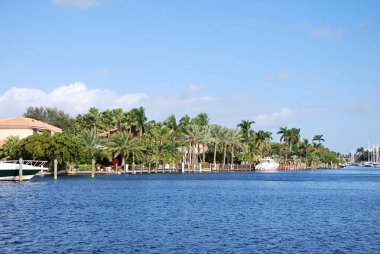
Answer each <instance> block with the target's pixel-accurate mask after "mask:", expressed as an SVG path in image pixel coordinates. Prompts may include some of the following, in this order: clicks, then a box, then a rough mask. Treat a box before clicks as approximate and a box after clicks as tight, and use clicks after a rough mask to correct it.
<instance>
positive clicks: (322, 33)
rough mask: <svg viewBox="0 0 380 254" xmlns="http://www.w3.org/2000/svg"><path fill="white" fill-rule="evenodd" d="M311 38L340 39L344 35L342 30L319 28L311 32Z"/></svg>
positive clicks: (326, 27)
mask: <svg viewBox="0 0 380 254" xmlns="http://www.w3.org/2000/svg"><path fill="white" fill-rule="evenodd" d="M310 34H311V36H313V37H318V38H340V37H342V36H343V35H344V31H343V30H342V29H335V30H334V29H332V28H330V27H328V26H325V27H318V28H315V29H312V30H311V31H310Z"/></svg>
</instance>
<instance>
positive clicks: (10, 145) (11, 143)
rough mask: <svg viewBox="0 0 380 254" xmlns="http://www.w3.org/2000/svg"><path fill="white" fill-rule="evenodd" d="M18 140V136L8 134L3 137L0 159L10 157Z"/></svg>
mask: <svg viewBox="0 0 380 254" xmlns="http://www.w3.org/2000/svg"><path fill="white" fill-rule="evenodd" d="M19 142H20V137H19V136H8V137H7V138H6V139H5V144H4V145H3V147H2V148H1V150H0V158H1V157H2V159H5V160H7V159H10V157H11V156H12V155H13V151H14V150H15V148H16V145H17V144H18V143H19Z"/></svg>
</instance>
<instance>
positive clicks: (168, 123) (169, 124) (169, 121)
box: [163, 114, 177, 131]
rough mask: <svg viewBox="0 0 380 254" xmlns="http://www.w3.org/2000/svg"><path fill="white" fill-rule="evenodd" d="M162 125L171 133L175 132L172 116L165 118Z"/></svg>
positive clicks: (175, 122)
mask: <svg viewBox="0 0 380 254" xmlns="http://www.w3.org/2000/svg"><path fill="white" fill-rule="evenodd" d="M163 124H164V126H167V127H168V128H169V129H171V130H173V131H176V130H177V121H176V119H175V115H174V114H171V115H170V116H169V117H168V118H166V120H165V121H164V122H163Z"/></svg>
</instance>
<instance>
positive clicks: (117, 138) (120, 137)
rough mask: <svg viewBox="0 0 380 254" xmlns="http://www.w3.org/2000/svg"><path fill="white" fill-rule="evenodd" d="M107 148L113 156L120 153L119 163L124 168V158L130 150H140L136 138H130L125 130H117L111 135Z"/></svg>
mask: <svg viewBox="0 0 380 254" xmlns="http://www.w3.org/2000/svg"><path fill="white" fill-rule="evenodd" d="M108 147H109V150H110V151H111V152H112V153H113V154H114V157H117V156H118V155H119V154H120V155H121V164H122V166H123V168H124V169H125V159H126V157H127V155H128V154H129V153H130V152H134V153H136V152H137V151H141V147H140V146H139V144H138V142H137V140H136V139H132V138H130V136H129V135H128V133H127V132H125V131H121V132H117V133H115V134H114V135H112V136H111V139H110V142H109V144H108Z"/></svg>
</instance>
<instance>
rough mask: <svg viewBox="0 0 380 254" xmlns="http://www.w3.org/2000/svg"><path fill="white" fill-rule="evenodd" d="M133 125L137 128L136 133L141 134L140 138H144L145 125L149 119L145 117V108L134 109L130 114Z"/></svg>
mask: <svg viewBox="0 0 380 254" xmlns="http://www.w3.org/2000/svg"><path fill="white" fill-rule="evenodd" d="M129 116H130V120H131V125H132V126H134V127H135V129H136V131H137V132H138V133H139V136H140V137H142V134H143V131H144V123H145V122H146V120H147V118H146V116H145V109H144V108H143V107H139V108H133V109H132V110H131V111H130V112H129Z"/></svg>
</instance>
